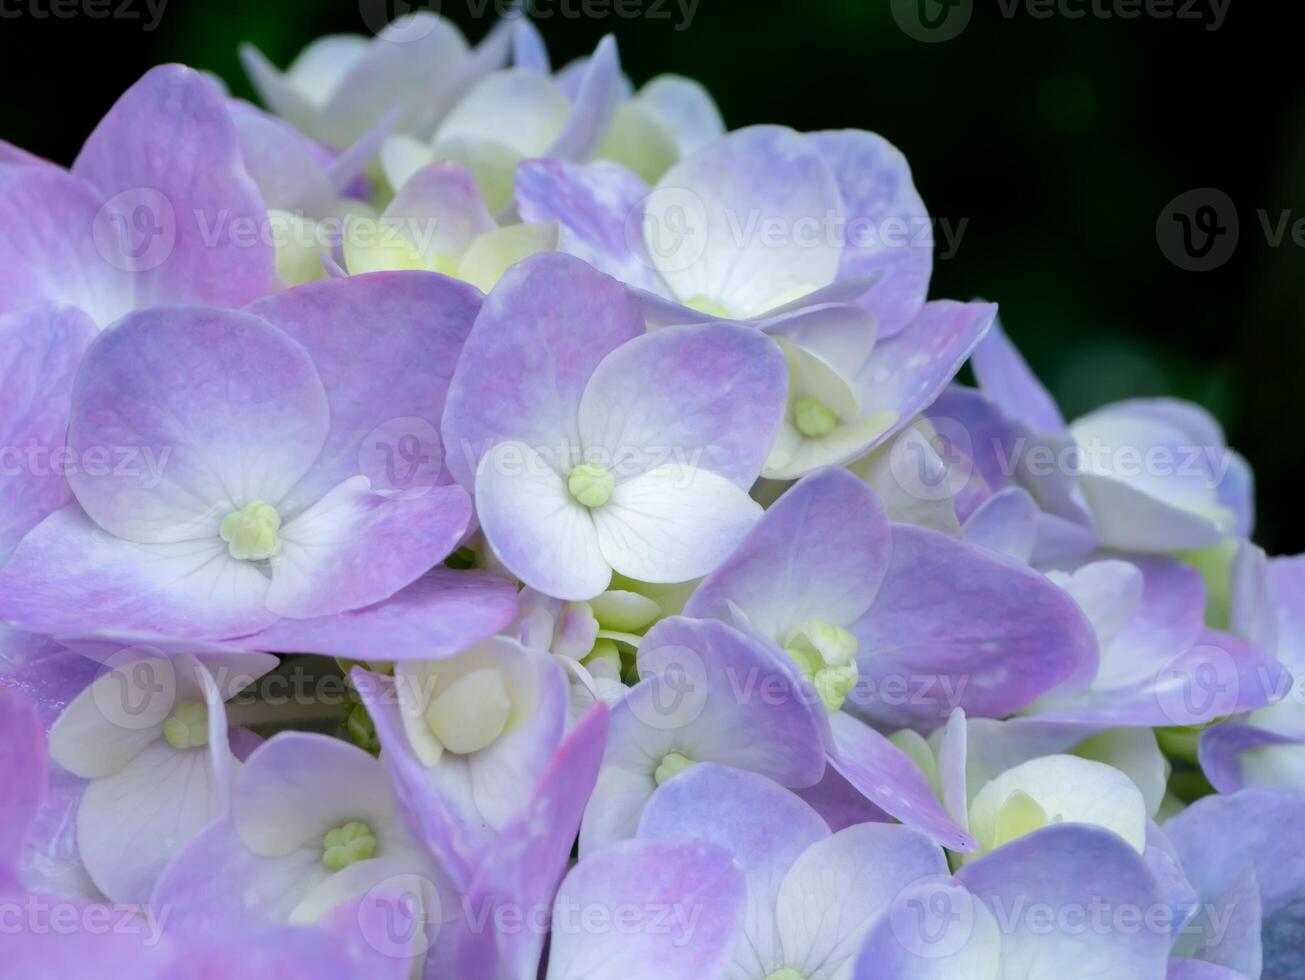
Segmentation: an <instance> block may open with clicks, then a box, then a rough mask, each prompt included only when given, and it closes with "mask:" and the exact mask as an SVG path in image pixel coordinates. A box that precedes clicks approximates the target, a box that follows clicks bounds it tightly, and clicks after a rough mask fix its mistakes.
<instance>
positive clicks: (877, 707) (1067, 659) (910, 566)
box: [848, 524, 1097, 728]
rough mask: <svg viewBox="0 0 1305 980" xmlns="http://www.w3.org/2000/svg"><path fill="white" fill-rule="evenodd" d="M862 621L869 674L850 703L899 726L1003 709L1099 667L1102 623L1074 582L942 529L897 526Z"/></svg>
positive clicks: (1000, 713) (859, 630) (864, 670)
mask: <svg viewBox="0 0 1305 980" xmlns="http://www.w3.org/2000/svg"><path fill="white" fill-rule="evenodd" d="M851 631H852V633H853V634H855V635H856V637H857V640H858V641H859V644H860V651H859V652H858V654H857V665H858V667H859V668H860V672H861V683H860V684H858V687H857V689H856V690H855V691H854V692H853V693H852V695H851V697H850V698H849V699H848V709H849V710H851V711H852V712H853V713H854V714H859V715H861V716H863V717H865V718H866V719H867V720H872V721H877V722H881V723H883V724H889V725H893V726H896V727H906V726H911V725H921V726H924V727H925V728H932V727H937V726H938V725H940V724H941V723H942V722H943V721H945V720H946V718H947V716H948V715H949V714H950V713H951V711H952V709H953V708H957V707H961V708H964V709H965V712H966V714H968V715H969V716H970V717H972V718H974V717H979V718H982V717H995V718H1001V717H1005V716H1006V715H1009V714H1012V713H1013V712H1015V711H1017V710H1019V709H1020V708H1021V707H1023V706H1024V705H1025V704H1027V703H1028V702H1029V701H1031V700H1033V698H1035V697H1037V696H1038V695H1039V694H1041V693H1043V692H1045V691H1048V690H1050V689H1052V688H1054V687H1056V686H1057V685H1058V684H1061V683H1064V682H1066V681H1069V680H1070V679H1072V678H1080V677H1082V678H1087V677H1091V676H1092V675H1093V674H1094V673H1095V671H1096V662H1097V640H1096V635H1095V633H1094V631H1093V629H1092V625H1091V624H1090V623H1089V622H1088V621H1087V620H1086V619H1085V618H1084V616H1083V614H1082V612H1080V611H1079V609H1078V606H1077V605H1075V603H1074V601H1073V599H1071V598H1070V597H1069V595H1068V594H1067V593H1065V592H1064V590H1062V589H1060V588H1059V587H1057V586H1055V585H1053V584H1052V583H1051V582H1049V581H1047V580H1046V579H1045V578H1043V577H1042V576H1041V575H1039V574H1038V573H1036V572H1033V571H1031V570H1030V569H1027V568H1025V567H1024V566H1022V565H1018V564H1016V563H1014V562H1011V561H1010V560H1009V559H1006V558H1004V557H1002V556H999V555H996V554H994V553H992V552H988V551H985V550H983V549H981V548H976V547H974V546H973V545H969V544H966V543H964V542H959V541H954V540H952V539H951V538H948V537H946V536H945V535H942V534H939V533H937V532H936V531H928V530H925V529H923V528H914V527H910V526H908V525H904V524H898V525H894V526H893V533H892V561H891V563H890V564H889V567H888V573H887V576H886V577H885V579H884V583H883V585H882V587H881V588H880V590H879V593H878V595H877V597H876V598H875V602H874V605H873V606H871V607H870V610H869V612H867V613H866V614H865V616H863V617H862V618H861V620H860V621H859V622H857V623H856V624H855V625H854V626H852V627H851Z"/></svg>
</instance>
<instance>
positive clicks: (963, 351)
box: [857, 300, 997, 455]
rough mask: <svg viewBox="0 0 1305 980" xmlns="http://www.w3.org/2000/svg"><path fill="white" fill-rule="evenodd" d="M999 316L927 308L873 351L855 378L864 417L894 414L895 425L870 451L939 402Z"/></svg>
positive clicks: (978, 308)
mask: <svg viewBox="0 0 1305 980" xmlns="http://www.w3.org/2000/svg"><path fill="white" fill-rule="evenodd" d="M996 315H997V307H995V306H993V305H992V304H990V303H956V302H952V301H950V300H940V301H937V302H934V303H926V304H925V305H924V307H923V308H922V309H921V310H920V312H919V314H918V315H917V316H916V317H915V319H913V320H912V321H911V322H910V323H909V324H907V326H906V327H905V328H904V329H903V330H902V332H901V333H900V334H898V335H897V336H896V337H894V338H892V339H891V340H888V341H886V342H884V343H882V344H879V345H878V346H877V347H875V350H874V352H873V353H872V354H871V355H870V360H869V361H867V362H866V365H865V367H864V368H862V369H861V373H860V375H859V376H858V377H857V387H858V389H859V391H860V395H861V415H862V417H869V416H871V415H875V414H877V413H879V412H893V413H895V414H896V418H897V422H896V423H895V424H894V425H893V426H892V427H891V428H890V429H889V430H888V431H887V432H885V433H884V434H883V435H882V436H880V437H879V438H877V439H876V440H875V441H874V443H872V445H871V446H867V447H865V448H866V449H869V448H872V446H873V445H878V444H881V443H883V442H885V441H886V440H887V439H888V438H889V437H890V436H891V435H892V434H893V433H895V432H897V431H899V430H900V429H902V428H904V427H905V426H906V425H907V424H908V423H910V422H911V421H912V419H914V417H915V416H916V415H917V414H918V413H919V412H921V411H923V410H924V409H925V408H927V407H928V406H929V404H930V403H931V402H932V401H933V400H934V399H935V398H937V397H938V395H939V394H940V393H941V392H942V390H943V388H945V387H946V385H947V383H948V382H949V381H951V379H952V378H954V377H955V376H956V372H957V371H959V370H960V369H961V365H962V364H964V363H965V359H966V358H967V357H969V356H970V352H971V351H972V350H973V349H974V346H975V345H976V344H977V343H978V342H979V340H980V339H981V338H982V337H983V335H984V333H985V332H986V331H987V330H988V328H989V327H990V326H991V325H992V322H993V320H994V318H995V317H996ZM862 453H864V450H861V451H860V452H858V453H857V455H861V454H862Z"/></svg>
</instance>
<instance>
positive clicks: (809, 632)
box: [784, 619, 860, 715]
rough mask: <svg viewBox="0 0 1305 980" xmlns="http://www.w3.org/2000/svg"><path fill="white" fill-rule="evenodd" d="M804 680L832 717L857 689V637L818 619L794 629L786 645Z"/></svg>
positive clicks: (785, 647)
mask: <svg viewBox="0 0 1305 980" xmlns="http://www.w3.org/2000/svg"><path fill="white" fill-rule="evenodd" d="M784 651H785V652H786V653H787V654H788V655H789V656H790V657H792V658H793V662H794V663H796V664H797V665H798V669H799V670H801V671H802V674H803V676H804V677H806V679H807V680H809V681H810V682H811V685H812V686H813V687H814V688H815V689H816V693H817V694H818V695H819V696H820V701H821V703H822V704H824V706H825V710H826V711H827V712H829V713H830V714H831V715H832V714H833V713H834V712H836V711H838V710H839V709H841V708H842V707H843V702H844V701H846V700H847V696H848V695H849V694H850V693H852V690H853V689H854V688H855V687H856V682H857V680H858V678H859V676H860V675H859V672H858V671H857V667H856V651H857V642H856V637H855V636H853V635H852V634H851V633H849V632H848V631H847V630H845V629H840V628H839V627H837V626H831V625H830V624H828V623H823V622H820V621H819V620H814V619H813V620H809V621H807V622H805V623H803V624H802V625H801V626H799V627H798V628H797V629H795V630H794V631H793V632H792V633H791V634H790V635H789V637H788V640H787V641H786V642H785V643H784Z"/></svg>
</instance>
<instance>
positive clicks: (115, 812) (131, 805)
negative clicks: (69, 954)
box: [77, 740, 226, 903]
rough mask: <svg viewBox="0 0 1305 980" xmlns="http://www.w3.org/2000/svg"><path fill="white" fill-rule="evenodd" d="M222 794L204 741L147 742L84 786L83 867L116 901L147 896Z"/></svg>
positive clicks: (216, 809) (80, 814) (216, 812)
mask: <svg viewBox="0 0 1305 980" xmlns="http://www.w3.org/2000/svg"><path fill="white" fill-rule="evenodd" d="M225 796H226V794H225V789H224V788H223V787H220V786H218V784H217V777H216V776H215V774H214V772H213V766H212V763H211V760H210V757H209V752H208V750H207V749H174V748H173V747H172V746H170V745H168V744H167V743H166V742H164V741H162V740H159V741H156V742H154V743H152V744H151V745H149V746H148V747H147V748H146V749H145V750H144V751H143V752H141V753H140V754H139V755H137V756H136V757H135V758H134V759H132V760H131V761H130V762H129V763H127V765H126V767H125V768H124V769H122V771H121V772H118V773H115V774H114V775H112V776H107V777H105V778H103V779H95V780H92V781H91V784H90V785H89V786H87V788H86V794H85V795H84V796H83V797H82V803H81V808H80V809H79V810H78V811H77V843H78V847H79V848H80V851H81V856H82V861H83V862H85V864H86V870H87V871H88V872H89V873H90V875H91V878H92V879H94V881H95V884H96V886H97V887H98V888H99V889H100V891H102V892H104V894H105V895H106V896H108V897H109V898H110V899H112V900H113V901H114V902H122V903H138V902H140V903H143V902H148V901H149V898H150V892H151V891H152V890H153V887H154V882H155V880H156V879H157V878H158V875H159V874H160V873H161V872H162V871H163V868H164V866H165V865H166V864H167V863H168V861H169V860H170V859H171V858H172V857H173V856H174V855H175V854H176V853H177V852H178V851H179V850H180V849H181V848H182V846H183V845H185V844H186V843H188V842H189V841H190V840H191V839H192V838H193V837H194V836H195V835H196V834H198V833H199V832H200V831H201V830H203V829H204V828H205V827H206V826H208V825H209V824H210V823H212V822H213V821H214V820H216V819H217V818H218V817H220V816H221V815H222V810H223V806H224V803H225Z"/></svg>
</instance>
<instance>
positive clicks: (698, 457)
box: [580, 323, 788, 490]
mask: <svg viewBox="0 0 1305 980" xmlns="http://www.w3.org/2000/svg"><path fill="white" fill-rule="evenodd" d="M787 377H788V373H787V370H786V367H785V363H784V356H783V354H782V353H781V351H780V349H779V347H778V345H776V344H775V343H774V342H773V341H771V340H769V339H768V338H767V337H766V336H765V335H764V334H762V333H760V332H758V331H756V330H752V329H749V328H748V327H743V326H740V325H737V324H730V323H713V324H704V325H702V326H682V327H670V328H667V329H665V330H658V331H655V332H653V333H649V334H645V335H644V336H642V337H638V338H636V339H635V340H632V341H631V342H630V343H628V344H625V345H623V346H622V347H619V348H617V349H616V350H614V351H613V352H612V353H610V354H609V355H607V357H605V358H603V361H602V363H600V364H599V365H598V366H597V368H595V370H594V373H593V376H592V377H591V378H590V380H589V384H588V386H587V387H586V388H585V391H584V396H583V397H582V398H581V400H580V441H581V443H582V444H583V446H584V449H585V453H586V458H588V454H590V453H595V452H599V451H602V452H603V455H604V459H607V458H610V460H611V462H610V463H606V465H608V466H609V468H611V469H612V471H613V472H614V473H615V475H616V476H617V478H618V479H623V478H628V477H631V476H636V475H638V474H640V473H646V472H647V471H648V470H651V469H653V468H655V467H656V466H658V465H660V464H662V463H664V462H676V463H680V464H683V465H687V466H693V467H701V468H703V469H707V470H711V471H712V472H714V473H719V474H720V475H721V476H724V477H726V478H727V479H729V480H732V481H733V482H734V483H736V484H737V485H738V486H740V487H741V488H743V489H745V490H746V489H748V488H749V487H751V486H752V484H753V482H754V481H755V480H756V478H757V475H758V474H759V473H760V472H761V465H762V463H764V462H765V459H766V455H767V454H768V453H769V452H770V447H771V446H772V445H774V442H775V436H776V434H777V433H778V431H779V425H780V422H781V420H782V419H783V417H784V399H785V394H786V390H787ZM603 461H604V460H603V459H600V460H599V462H603Z"/></svg>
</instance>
